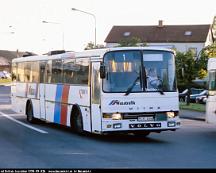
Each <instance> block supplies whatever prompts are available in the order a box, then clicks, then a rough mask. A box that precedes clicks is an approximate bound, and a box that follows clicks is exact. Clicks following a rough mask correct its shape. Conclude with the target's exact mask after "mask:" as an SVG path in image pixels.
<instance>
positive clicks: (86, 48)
mask: <svg viewBox="0 0 216 173" xmlns="http://www.w3.org/2000/svg"><path fill="white" fill-rule="evenodd" d="M104 47H105V46H104V45H103V44H97V45H96V46H95V45H94V43H93V42H89V43H88V44H87V46H86V47H85V50H90V49H102V48H104Z"/></svg>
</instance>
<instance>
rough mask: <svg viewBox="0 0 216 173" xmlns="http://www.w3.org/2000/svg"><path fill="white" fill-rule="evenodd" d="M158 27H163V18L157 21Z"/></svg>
mask: <svg viewBox="0 0 216 173" xmlns="http://www.w3.org/2000/svg"><path fill="white" fill-rule="evenodd" d="M158 27H159V28H162V27H163V20H159V21H158Z"/></svg>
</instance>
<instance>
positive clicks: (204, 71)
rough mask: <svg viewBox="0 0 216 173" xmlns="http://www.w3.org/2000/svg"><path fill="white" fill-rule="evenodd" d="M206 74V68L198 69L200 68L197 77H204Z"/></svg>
mask: <svg viewBox="0 0 216 173" xmlns="http://www.w3.org/2000/svg"><path fill="white" fill-rule="evenodd" d="M207 74H208V72H207V70H204V69H200V70H199V71H198V77H199V78H200V79H203V78H205V77H206V76H207Z"/></svg>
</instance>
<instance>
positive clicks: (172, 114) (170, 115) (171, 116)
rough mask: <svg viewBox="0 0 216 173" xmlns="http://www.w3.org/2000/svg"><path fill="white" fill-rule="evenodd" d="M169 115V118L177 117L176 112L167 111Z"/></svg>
mask: <svg viewBox="0 0 216 173" xmlns="http://www.w3.org/2000/svg"><path fill="white" fill-rule="evenodd" d="M166 114H167V117H168V118H174V117H175V112H167V113H166Z"/></svg>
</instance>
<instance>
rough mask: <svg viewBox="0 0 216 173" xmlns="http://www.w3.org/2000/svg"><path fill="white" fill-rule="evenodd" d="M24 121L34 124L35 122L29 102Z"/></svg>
mask: <svg viewBox="0 0 216 173" xmlns="http://www.w3.org/2000/svg"><path fill="white" fill-rule="evenodd" d="M26 119H27V121H28V122H30V123H35V122H36V119H35V118H34V114H33V106H32V103H31V101H29V102H27V106H26Z"/></svg>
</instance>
